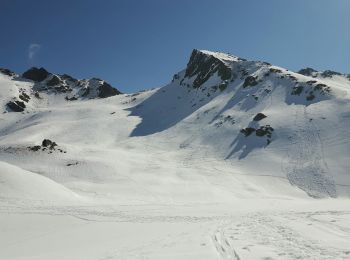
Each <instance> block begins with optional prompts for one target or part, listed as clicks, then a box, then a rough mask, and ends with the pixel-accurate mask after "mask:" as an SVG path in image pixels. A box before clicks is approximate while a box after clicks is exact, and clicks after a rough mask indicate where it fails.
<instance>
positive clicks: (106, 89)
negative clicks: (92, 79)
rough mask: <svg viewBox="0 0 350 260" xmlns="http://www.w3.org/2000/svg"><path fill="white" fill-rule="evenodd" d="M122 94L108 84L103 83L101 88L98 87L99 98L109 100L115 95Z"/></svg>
mask: <svg viewBox="0 0 350 260" xmlns="http://www.w3.org/2000/svg"><path fill="white" fill-rule="evenodd" d="M119 94H121V92H120V91H119V90H118V89H116V88H113V87H112V86H111V85H109V84H108V83H107V82H105V81H104V82H103V84H102V85H101V86H99V87H98V97H99V98H107V97H111V96H115V95H119Z"/></svg>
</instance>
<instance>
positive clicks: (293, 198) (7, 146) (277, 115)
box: [0, 50, 350, 259]
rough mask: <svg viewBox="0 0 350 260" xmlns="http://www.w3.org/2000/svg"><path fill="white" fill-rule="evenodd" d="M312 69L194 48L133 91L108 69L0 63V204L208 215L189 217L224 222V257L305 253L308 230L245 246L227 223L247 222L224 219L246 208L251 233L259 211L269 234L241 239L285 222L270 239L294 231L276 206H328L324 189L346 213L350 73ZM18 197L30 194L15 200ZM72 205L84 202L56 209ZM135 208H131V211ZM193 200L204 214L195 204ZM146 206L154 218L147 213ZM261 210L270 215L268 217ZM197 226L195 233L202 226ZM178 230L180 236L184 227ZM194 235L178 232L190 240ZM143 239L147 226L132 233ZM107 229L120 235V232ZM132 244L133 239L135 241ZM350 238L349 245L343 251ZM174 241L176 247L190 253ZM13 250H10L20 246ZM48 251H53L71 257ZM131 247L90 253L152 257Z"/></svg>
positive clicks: (93, 214) (100, 216)
mask: <svg viewBox="0 0 350 260" xmlns="http://www.w3.org/2000/svg"><path fill="white" fill-rule="evenodd" d="M310 73H311V74H310ZM310 73H305V71H301V72H300V73H295V72H292V71H289V70H287V69H284V68H280V67H277V66H273V65H270V64H269V63H266V62H260V61H247V60H245V59H242V58H239V57H236V56H233V55H230V54H223V53H217V52H210V51H201V50H194V51H193V53H192V55H191V57H190V59H189V62H188V64H187V67H186V68H185V69H184V70H183V71H180V72H179V73H177V74H175V75H174V77H173V79H172V81H171V82H170V83H169V84H168V85H166V86H164V87H162V88H156V89H152V90H147V91H143V92H138V93H133V94H121V93H120V91H118V90H116V89H114V88H112V87H111V86H110V85H109V84H108V83H106V82H105V81H103V80H100V79H90V80H77V79H74V78H72V77H70V76H68V75H57V74H52V73H49V72H47V71H46V70H45V69H37V68H32V69H30V70H29V71H27V72H26V73H24V74H23V75H22V76H18V75H17V74H15V73H11V72H10V71H8V70H0V110H1V111H2V113H1V114H0V160H1V163H0V188H1V191H0V202H1V203H2V204H0V205H3V204H4V203H5V204H6V207H5V206H3V207H2V209H3V211H2V212H5V211H7V210H9V212H12V213H13V212H17V211H16V210H17V208H18V207H19V208H22V207H23V208H24V211H25V212H28V208H27V207H26V206H23V205H26V202H25V201H26V200H28V201H30V203H29V204H28V205H36V203H39V204H40V205H50V207H49V208H45V207H46V206H45V207H44V209H43V208H42V206H35V207H34V206H33V207H34V208H35V210H34V212H32V211H30V212H31V214H34V215H35V214H42V212H49V213H48V214H50V215H52V214H53V215H57V214H58V215H61V214H62V215H64V216H67V215H68V216H74V217H77V218H79V219H80V220H81V219H82V220H84V221H85V220H86V218H88V219H87V220H86V221H88V223H89V222H90V221H96V222H101V221H102V222H104V221H106V222H108V221H110V220H111V221H112V220H113V221H126V222H129V221H131V222H132V221H136V222H139V221H140V222H143V221H146V222H147V221H151V222H152V221H155V222H157V223H158V222H161V223H163V222H167V223H168V221H170V222H171V221H173V220H174V221H175V222H177V221H180V222H181V221H185V222H186V223H187V221H189V222H191V221H194V222H196V221H198V222H199V223H200V227H198V226H196V227H195V228H194V226H188V227H191V228H192V227H193V228H194V229H195V230H196V231H194V232H197V233H196V234H199V233H201V232H204V230H203V228H202V223H204V222H207V221H210V222H211V221H213V222H211V224H213V223H214V222H215V223H216V224H215V225H213V226H215V230H212V229H210V230H209V231H208V230H207V229H205V230H206V231H205V232H209V233H210V234H211V235H210V240H211V241H212V242H213V246H214V247H216V250H217V252H218V253H219V254H220V255H221V256H222V258H224V259H239V258H238V256H237V257H236V258H234V256H235V255H241V256H242V255H243V256H246V257H247V259H258V258H259V257H262V256H263V255H266V257H272V256H273V257H277V255H278V254H277V253H276V252H277V251H278V250H282V251H284V250H290V251H291V252H292V251H293V250H294V251H293V254H294V253H295V255H294V256H300V257H302V258H303V257H304V258H305V256H306V255H298V253H297V252H299V251H300V250H301V251H302V252H306V251H307V250H308V249H307V248H306V247H305V248H304V247H302V246H301V245H302V243H303V241H302V239H301V238H300V239H299V238H298V239H297V238H296V237H294V238H295V240H294V242H295V244H293V245H294V246H295V248H294V249H293V248H292V247H288V246H286V247H282V246H285V245H282V244H278V245H276V244H274V246H280V247H279V249H278V250H277V249H276V248H275V249H271V248H270V247H268V248H267V247H266V243H265V244H263V242H262V244H261V245H260V247H258V249H257V250H253V249H252V251H249V252H252V253H251V254H250V253H248V251H245V250H244V249H238V250H237V248H236V247H235V246H232V243H231V242H232V241H230V238H228V237H229V233H230V232H231V231H228V230H231V229H230V228H231V227H232V226H234V225H236V223H238V222H237V221H234V222H231V219H230V221H229V222H226V220H228V219H226V217H228V216H231V215H232V214H233V213H232V212H233V211H235V212H236V211H242V212H241V213H239V214H242V216H246V217H247V218H246V220H247V222H249V223H248V224H249V225H248V226H245V228H246V229H247V230H248V231H249V230H250V229H253V227H254V225H255V224H254V223H255V222H254V221H258V222H256V223H258V225H260V224H261V225H262V226H261V230H260V231H261V232H262V233H261V237H259V236H258V237H254V238H253V237H248V235H247V237H243V238H242V237H240V238H242V239H243V241H245V240H244V239H246V240H247V241H248V240H249V241H258V240H259V239H260V240H261V241H263V240H264V239H263V237H262V234H263V232H265V231H266V230H271V232H274V233H271V236H276V237H278V236H281V237H278V239H282V238H284V239H287V238H286V236H285V235H284V234H282V233H281V232H282V231H281V230H279V229H278V226H276V227H275V229H271V225H270V224H269V223H270V221H272V219H271V218H269V217H268V216H269V215H268V213H266V212H265V211H269V210H270V209H271V208H270V206H271V205H272V204H273V205H275V206H276V207H278V208H280V209H281V211H283V212H284V213H283V214H286V213H285V212H286V211H288V209H290V208H289V207H291V208H293V209H296V211H298V210H300V211H302V212H305V210H306V209H307V208H308V207H309V205H314V204H313V203H316V202H314V201H315V200H314V199H313V198H337V200H332V201H334V202H332V201H329V200H325V201H327V203H326V204H324V205H327V206H325V207H326V208H327V209H329V208H332V207H333V206H330V205H333V204H332V203H334V205H335V206H334V208H335V209H339V208H342V207H343V208H344V210H345V208H346V206H344V205H345V204H346V203H345V204H343V202H342V201H343V199H344V200H345V201H347V198H348V197H349V195H350V175H349V172H348V169H349V167H350V162H349V160H348V155H349V151H350V102H349V91H350V80H349V77H348V76H347V75H338V74H334V73H333V74H332V75H329V73H322V72H316V71H312V72H310ZM11 102H12V103H14V104H11ZM16 102H17V103H16ZM18 102H21V103H18ZM16 106H17V107H16ZM18 107H19V108H18ZM21 108H22V109H21ZM16 111H17V112H16ZM43 194H45V195H43ZM17 200H19V201H21V203H24V204H21V205H20V206H18V207H17V206H16V207H13V208H12V207H11V206H9V205H8V202H9V201H11V203H12V202H13V201H17ZM23 201H24V202H23ZM335 201H337V202H335ZM286 202H288V203H286ZM16 203H17V202H16ZM18 203H19V202H18ZM62 203H63V204H64V203H66V205H75V206H71V207H72V208H69V207H68V206H67V207H68V208H66V207H62V208H55V207H54V208H52V205H55V204H57V205H58V204H59V205H62ZM77 204H78V205H80V206H78V207H77V206H76V205H77ZM287 204H288V205H287ZM16 205H17V204H16ZM105 205H107V206H105ZM126 205H128V206H127V207H130V208H127V212H124V211H123V207H124V206H126ZM140 205H142V206H140ZM150 205H151V206H150ZM159 205H163V206H164V210H163V209H161V208H160V207H159ZM180 205H181V209H179V211H178V210H177V207H180ZM213 205H215V206H213ZM220 205H222V206H220ZM317 205H318V204H317ZM319 205H322V204H319ZM163 206H162V207H163ZM188 206H191V207H190V208H191V210H193V211H191V210H190V211H187V210H189V208H186V207H188ZM202 206H203V207H205V208H202ZM143 207H145V212H146V213H145V214H150V215H148V217H145V216H142V215H143V210H141V209H142V208H143ZM147 207H150V208H147ZM168 207H169V208H168ZM183 207H185V208H183ZM322 207H323V206H320V207H318V206H315V210H324V208H322ZM0 208H1V207H0ZM91 208H93V209H96V210H91ZM97 208H98V209H97ZM146 208H147V210H146ZM124 209H125V208H124ZM129 210H130V212H133V213H130V212H129ZM153 210H155V212H156V213H154V212H153ZM171 210H174V212H172V211H171ZM21 212H22V211H21ZM121 212H123V213H121ZM169 212H172V213H169ZM184 212H187V213H184ZM213 212H215V213H213ZM251 212H255V213H256V212H258V213H256V214H257V215H254V214H255V213H254V214H253V215H251V214H250V213H251ZM261 212H265V213H264V214H267V215H259V214H260V213H261ZM12 213H11V214H12ZM248 213H249V215H245V214H248ZM13 214H17V213H13ZM44 214H46V213H44ZM154 214H155V215H154ZM157 214H160V215H162V217H161V218H160V217H159V216H158V215H157ZM163 214H165V215H166V216H163ZM169 214H170V215H169ZM181 214H185V215H186V214H188V215H186V216H179V215H181ZM196 214H199V215H196ZM213 214H214V215H215V214H218V215H220V216H219V217H218V218H216V217H214V216H213ZM276 214H277V215H276V216H275V217H273V221H275V222H276V223H277V222H278V223H280V222H281V221H282V222H283V221H288V217H287V215H288V214H286V215H283V216H282V215H279V213H276ZM303 214H304V213H303ZM305 214H306V213H305ZM332 214H333V213H332ZM257 216H260V218H256V217H257ZM281 216H282V217H281ZM158 217H159V218H158ZM163 217H164V218H163ZM222 218H225V223H223V222H221V220H220V219H222ZM296 218H298V217H296ZM116 219H118V220H116ZM218 219H219V222H220V225H219V224H218V222H216V221H217V220H218ZM281 219H283V220H281ZM236 220H237V219H236ZM5 221H9V220H8V219H7V218H5ZM113 221H112V222H113ZM202 221H203V222H202ZM300 221H301V220H300ZM9 222H10V221H9ZM253 222H254V223H253ZM69 223H70V222H69ZM196 223H197V222H196ZM259 223H260V224H259ZM346 223H347V222H346ZM187 224H188V223H187ZM187 224H186V225H187ZM72 225H74V223H73V222H72ZM157 225H158V224H157ZM188 225H189V224H188ZM276 225H277V224H276ZM278 225H280V224H278ZM302 225H303V224H300V227H301V226H302ZM346 225H347V224H346ZM180 226H181V225H180ZM204 226H205V225H204ZM181 227H183V226H181ZM186 227H187V226H186ZM142 228H146V229H147V228H149V226H146V225H145V226H142ZM191 228H190V229H186V232H188V233H191V232H192V231H191ZM264 228H266V230H265V229H264ZM344 228H346V227H344ZM118 230H119V229H118ZM169 230H171V231H169V232H176V228H173V227H172V228H170V229H169ZM264 230H265V231H264ZM95 231H96V230H95V229H94V228H92V229H89V231H87V232H92V233H94V232H95ZM243 231H244V230H242V232H243ZM250 231H252V230H250ZM260 231H259V232H260ZM198 232H199V233H198ZM205 232H204V233H205ZM244 232H245V231H244ZM244 232H243V233H244ZM34 233H35V232H34ZM243 233H242V234H243ZM30 234H31V235H32V234H33V233H30ZM135 234H139V233H138V232H136V231H135ZM157 234H158V233H157ZM172 234H174V233H172ZM181 234H182V235H183V233H181ZM158 235H159V237H167V236H168V235H169V234H168V233H162V232H160V233H159V234H158ZM182 235H180V234H176V235H174V236H176V237H177V238H179V237H181V239H183V238H184V237H182ZM136 236H137V235H136ZM169 236H170V235H169ZM55 237H56V236H55ZM159 237H158V238H152V239H154V241H156V240H157V239H159ZM132 238H135V235H134V236H133V235H131V236H130V239H131V240H130V241H133V239H132ZM107 239H114V237H113V236H112V234H110V235H109V236H107V237H106V241H107ZM143 239H146V238H143ZM188 239H189V240H190V241H192V240H191V239H193V241H198V240H197V238H193V237H191V238H188ZM313 239H314V238H313ZM160 240H163V239H160ZM170 240H171V239H170ZM260 240H259V241H260ZM118 241H119V240H118ZM154 241H153V242H154ZM171 241H172V240H171ZM176 241H178V240H177V239H176ZM193 241H192V242H193ZM225 241H226V242H225ZM240 241H241V240H240ZM261 241H260V242H261ZM241 242H242V241H241ZM265 242H266V241H265ZM118 243H123V242H121V241H119V242H118ZM128 243H129V242H128ZM140 243H141V242H140ZM154 243H155V242H154ZM184 243H185V242H184ZM196 243H197V242H196ZM207 243H208V241H207V242H203V243H202V242H201V244H207ZM237 243H238V244H239V243H240V242H238V241H237ZM297 243H298V244H297ZM169 244H171V242H169ZM316 244H317V243H316ZM316 244H313V243H309V244H307V245H309V246H310V247H313V246H315V245H316ZM82 245H84V243H82V244H79V246H80V247H81V248H83V247H82ZM107 245H108V246H107ZM107 245H105V246H107V247H108V248H111V247H112V245H110V246H109V244H108V243H107ZM189 245H191V246H192V244H191V242H188V243H186V246H185V244H184V245H182V244H181V246H180V248H183V250H185V251H186V250H187V251H186V252H188V251H190V250H191V249H190V247H189ZM198 245H199V242H198V244H196V246H197V247H199V246H198ZM317 246H319V247H320V248H321V245H320V244H317ZM130 247H133V245H132V244H126V245H125V248H130ZM165 247H166V246H165ZM203 247H205V246H203ZM214 247H213V248H214ZM242 247H244V245H243V244H242ZM346 247H347V244H346V242H344V246H343V245H342V246H341V248H343V249H344V248H346ZM32 248H35V246H34V247H29V246H28V248H27V247H26V249H25V250H26V251H25V252H27V251H28V250H29V251H30V250H32ZM176 248H177V249H176V250H175V249H174V250H175V251H174V252H173V253H172V254H171V256H172V257H173V256H174V255H176V253H175V252H178V251H177V250H180V251H181V250H182V249H180V248H178V247H176ZM315 248H316V246H315ZM317 248H318V247H317ZM304 249H305V250H304ZM72 250H73V249H72ZM96 250H97V249H96ZM99 250H102V251H103V252H104V253H106V252H105V250H106V249H105V248H104V247H101V248H99V249H98V250H97V251H96V252H100V251H99ZM135 250H136V251H137V252H139V251H138V249H135ZM142 250H145V247H142ZM159 250H160V251H162V250H163V249H159ZM210 250H211V249H210ZM210 250H209V249H207V248H205V250H204V251H205V252H204V253H203V254H200V253H198V252H202V251H200V248H196V251H195V252H196V253H195V254H194V255H195V257H194V258H193V257H191V256H193V255H191V254H187V255H186V256H185V255H181V256H180V257H178V258H177V257H175V259H179V258H180V259H213V254H212V253H213V252H212V251H210ZM276 250H277V251H276ZM298 250H299V251H298ZM332 250H333V249H332ZM332 250H328V251H327V250H326V251H322V250H321V249H320V250H319V251H317V256H319V258H317V257H316V259H323V258H322V256H323V255H326V256H339V255H340V254H344V255H345V254H346V253H345V251H344V252H343V251H342V252H343V253H339V252H340V251H339V252H338V251H336V249H334V250H333V251H332ZM339 250H340V249H339ZM29 251H28V252H29ZM160 251H159V252H160ZM272 251H273V252H274V253H272ZM4 252H5V253H3V256H6V257H7V259H11V257H10V258H9V256H14V255H16V256H18V257H20V256H21V254H13V252H12V251H10V250H8V251H4ZM49 252H51V251H50V250H49V249H48V251H47V253H45V254H43V256H42V259H45V258H46V259H55V258H59V257H60V254H55V257H53V256H52V255H50V254H51V253H49ZM71 252H73V251H71ZM79 252H80V251H79ZM96 252H95V253H96ZM122 252H123V253H122ZM126 252H127V251H126V249H125V250H124V251H123V250H122V251H118V252H110V253H108V254H106V255H105V258H102V257H100V255H99V256H95V255H94V254H93V253H91V255H90V254H89V257H90V258H89V257H86V258H85V259H112V258H113V257H115V259H129V258H131V259H139V258H141V256H145V255H147V253H144V254H141V253H140V255H139V256H140V257H139V258H137V257H136V256H135V255H134V256H132V255H129V251H128V253H126ZM157 252H158V251H157ZM261 252H263V253H261ZM153 253H154V252H153ZM153 253H150V252H149V254H148V256H149V257H150V259H164V257H162V256H164V255H162V254H160V255H154V254H153ZM270 253H271V254H270ZM165 254H166V253H165ZM276 254H277V255H276ZM70 255H71V257H70V258H69V259H77V257H78V256H79V253H77V254H75V253H74V254H73V253H72V254H70ZM229 255H231V258H229ZM0 256H1V253H0ZM108 257H110V258H108ZM128 257H129V258H128ZM157 257H158V258H157ZM225 257H226V258H225ZM165 258H171V257H165ZM173 258H174V257H173ZM37 259H39V258H37ZM282 259H284V258H283V257H282ZM285 259H293V258H292V257H291V258H287V257H286V258H285Z"/></svg>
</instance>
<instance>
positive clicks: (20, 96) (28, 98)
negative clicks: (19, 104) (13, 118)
mask: <svg viewBox="0 0 350 260" xmlns="http://www.w3.org/2000/svg"><path fill="white" fill-rule="evenodd" d="M18 97H19V98H20V99H21V100H23V101H24V102H27V103H28V102H29V100H30V96H28V95H27V94H26V93H24V92H22V93H21V94H20V95H19V96H18Z"/></svg>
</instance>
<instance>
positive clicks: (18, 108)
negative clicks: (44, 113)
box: [6, 100, 26, 112]
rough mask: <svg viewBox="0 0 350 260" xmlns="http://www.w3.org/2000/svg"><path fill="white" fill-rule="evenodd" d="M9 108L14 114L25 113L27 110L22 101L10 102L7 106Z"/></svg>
mask: <svg viewBox="0 0 350 260" xmlns="http://www.w3.org/2000/svg"><path fill="white" fill-rule="evenodd" d="M6 105H7V107H8V108H9V109H10V110H11V111H13V112H23V111H24V109H25V108H26V105H25V104H24V102H22V101H18V100H16V101H10V102H8V103H7V104H6Z"/></svg>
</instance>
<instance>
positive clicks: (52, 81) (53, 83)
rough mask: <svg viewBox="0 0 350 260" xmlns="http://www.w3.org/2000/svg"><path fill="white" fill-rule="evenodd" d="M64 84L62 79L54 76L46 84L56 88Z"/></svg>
mask: <svg viewBox="0 0 350 260" xmlns="http://www.w3.org/2000/svg"><path fill="white" fill-rule="evenodd" d="M62 83H63V82H62V81H61V79H60V78H59V77H57V76H56V75H53V76H52V78H51V79H50V80H49V81H48V82H46V84H47V85H48V86H56V85H58V84H62Z"/></svg>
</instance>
